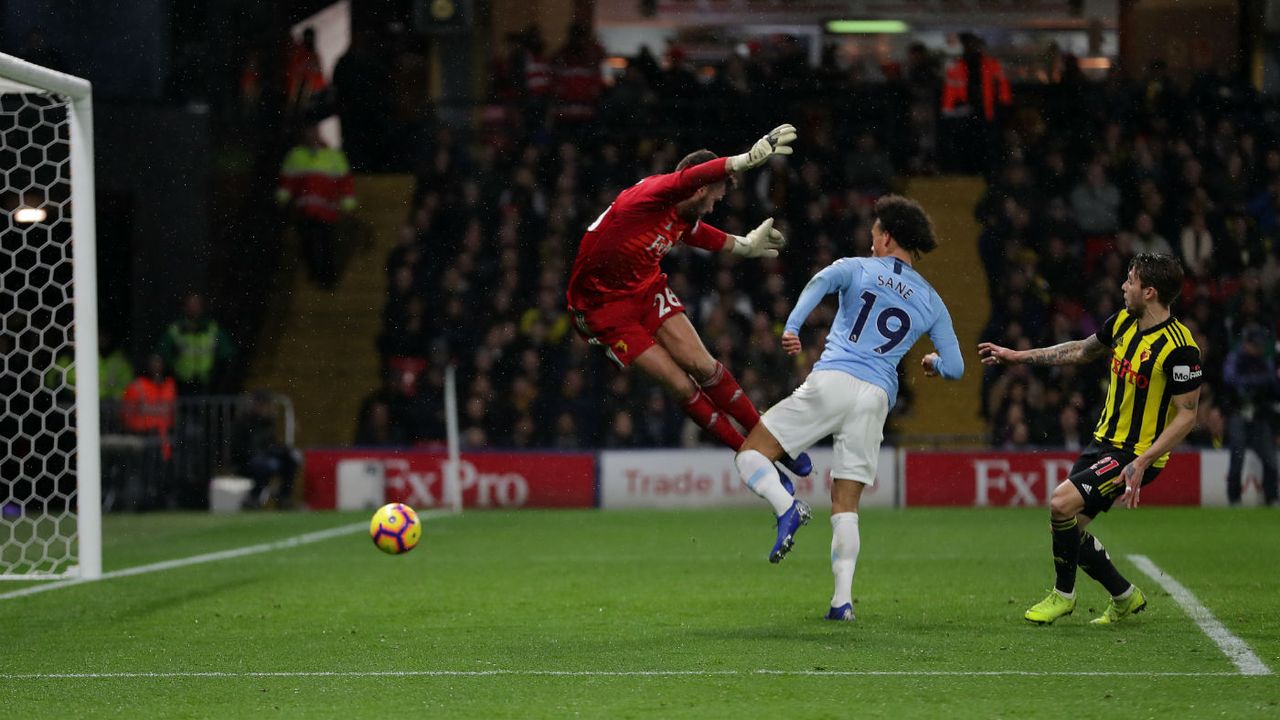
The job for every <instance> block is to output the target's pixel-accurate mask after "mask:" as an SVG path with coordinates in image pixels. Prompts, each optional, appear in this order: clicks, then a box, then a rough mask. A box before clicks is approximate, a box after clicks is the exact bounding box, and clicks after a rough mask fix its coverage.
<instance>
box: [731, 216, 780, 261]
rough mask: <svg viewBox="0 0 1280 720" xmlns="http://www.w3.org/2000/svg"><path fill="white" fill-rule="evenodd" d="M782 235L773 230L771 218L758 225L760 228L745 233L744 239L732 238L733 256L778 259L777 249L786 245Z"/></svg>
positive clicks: (737, 236)
mask: <svg viewBox="0 0 1280 720" xmlns="http://www.w3.org/2000/svg"><path fill="white" fill-rule="evenodd" d="M786 244H787V241H786V239H785V238H783V237H782V233H780V232H778V231H777V230H774V229H773V218H769V219H768V220H765V221H764V222H762V223H760V227H758V228H756V229H755V230H752V231H751V232H749V233H747V236H746V237H742V236H741V235H734V236H733V254H734V255H741V256H742V257H748V258H757V257H767V258H775V257H778V249H779V248H781V247H782V246H784V245H786Z"/></svg>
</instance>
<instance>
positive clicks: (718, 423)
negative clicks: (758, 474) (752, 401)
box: [684, 383, 759, 451]
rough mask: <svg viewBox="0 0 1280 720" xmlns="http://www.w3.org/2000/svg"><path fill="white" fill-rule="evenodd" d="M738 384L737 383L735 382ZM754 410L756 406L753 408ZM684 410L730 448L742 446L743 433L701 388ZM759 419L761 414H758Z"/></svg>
mask: <svg viewBox="0 0 1280 720" xmlns="http://www.w3.org/2000/svg"><path fill="white" fill-rule="evenodd" d="M734 386H737V383H734ZM752 411H753V412H754V408H753V409H752ZM684 412H685V414H686V415H688V416H689V417H690V418H693V421H694V422H695V423H697V424H698V427H700V428H702V429H703V430H706V431H707V432H709V433H711V434H712V435H715V436H716V439H717V440H719V441H720V442H722V443H724V444H725V446H727V447H728V448H729V449H730V450H734V451H736V450H738V448H741V447H742V443H743V442H744V440H745V439H744V438H743V437H742V434H741V433H739V432H738V431H737V429H735V428H734V427H733V424H732V423H730V422H729V417H728V416H727V415H725V414H724V413H723V412H721V411H720V410H719V408H717V407H716V404H715V403H713V402H712V401H711V398H709V397H707V394H706V393H705V392H703V391H701V390H699V391H698V392H697V393H696V394H695V395H694V396H693V397H692V398H690V399H689V401H688V402H686V403H685V404H684ZM757 419H759V416H757Z"/></svg>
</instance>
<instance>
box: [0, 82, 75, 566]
mask: <svg viewBox="0 0 1280 720" xmlns="http://www.w3.org/2000/svg"><path fill="white" fill-rule="evenodd" d="M69 112H70V102H69V101H68V100H67V99H66V98H63V97H61V96H58V95H53V94H46V93H37V92H3V93H2V94H0V577H8V578H12V577H31V576H40V575H57V574H62V573H65V572H66V571H68V570H69V569H71V568H72V567H73V566H74V565H75V564H76V557H75V553H76V517H75V501H76V468H75V451H76V428H75V385H74V383H75V365H74V352H73V347H72V343H73V341H74V337H73V334H72V333H73V324H74V323H73V309H74V305H73V303H72V254H71V207H70V198H71V167H70V163H71V143H70V125H69V118H68V113H69Z"/></svg>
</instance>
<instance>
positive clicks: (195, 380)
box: [156, 293, 236, 396]
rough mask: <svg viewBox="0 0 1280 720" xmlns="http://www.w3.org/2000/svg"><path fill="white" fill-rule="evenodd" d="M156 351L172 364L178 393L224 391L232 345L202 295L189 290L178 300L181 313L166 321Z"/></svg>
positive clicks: (233, 352)
mask: <svg viewBox="0 0 1280 720" xmlns="http://www.w3.org/2000/svg"><path fill="white" fill-rule="evenodd" d="M156 352H157V353H158V354H159V355H160V357H161V358H162V359H163V360H164V365H165V367H168V368H173V376H174V378H176V379H177V382H178V393H179V394H180V395H183V396H186V395H209V394H215V393H219V392H224V391H225V390H226V389H227V388H228V387H229V385H230V380H231V378H230V371H231V361H232V359H233V358H234V357H235V352H236V351H235V346H234V345H233V344H232V342H231V337H230V336H229V335H228V334H227V332H226V331H225V330H223V329H222V327H221V326H220V325H219V324H218V321H217V320H214V319H213V318H211V317H209V316H208V315H207V314H206V313H205V302H204V296H202V295H200V294H199V293H191V294H189V295H187V296H186V298H184V299H183V301H182V316H181V317H179V318H178V319H177V320H175V321H173V322H172V323H170V324H169V327H168V328H167V329H166V330H165V333H164V336H163V337H161V338H160V344H159V346H158V347H157V349H156Z"/></svg>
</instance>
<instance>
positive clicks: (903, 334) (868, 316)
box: [787, 257, 964, 407]
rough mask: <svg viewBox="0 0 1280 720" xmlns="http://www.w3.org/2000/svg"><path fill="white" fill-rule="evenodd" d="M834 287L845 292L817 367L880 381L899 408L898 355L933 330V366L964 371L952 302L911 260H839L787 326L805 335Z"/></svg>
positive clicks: (948, 373) (953, 374) (950, 372)
mask: <svg viewBox="0 0 1280 720" xmlns="http://www.w3.org/2000/svg"><path fill="white" fill-rule="evenodd" d="M829 293H838V294H839V296H840V310H839V312H838V313H837V314H836V320H835V322H834V323H832V325H831V332H830V333H829V334H828V335H827V347H826V350H824V351H823V353H822V358H821V359H820V360H818V362H817V363H816V364H815V365H814V366H813V369H814V370H839V371H841V372H845V373H848V374H850V375H852V376H854V377H856V378H858V379H859V380H863V381H865V382H869V383H872V384H874V385H878V386H880V387H882V388H884V391H885V393H887V394H888V396H889V407H893V405H894V403H896V402H897V400H898V370H897V367H898V362H899V361H900V360H902V356H903V355H906V354H907V351H908V350H910V349H911V346H912V345H914V344H915V342H916V340H918V339H920V336H921V335H924V334H925V333H928V334H929V339H930V340H932V341H933V346H934V348H935V349H936V350H937V351H938V355H939V356H940V358H939V360H938V361H937V362H936V363H934V366H933V367H934V369H935V370H936V371H937V372H938V374H939V375H941V376H942V377H944V378H947V379H948V380H958V379H960V376H962V375H964V358H963V357H962V356H961V355H960V342H959V341H958V340H956V331H955V328H953V327H952V326H951V314H950V313H948V312H947V306H946V305H944V304H943V302H942V298H940V297H938V293H937V291H936V290H934V289H933V286H931V285H930V284H929V281H927V280H925V279H924V277H923V276H921V275H920V273H918V272H916V271H915V270H914V269H913V268H912V267H911V266H910V265H908V264H907V263H905V262H903V261H901V260H899V259H897V258H893V257H880V258H841V259H839V260H837V261H835V262H834V263H832V264H831V265H829V266H828V267H826V268H824V269H823V270H822V271H821V272H819V273H818V274H817V275H814V276H813V279H812V280H810V281H809V284H808V285H806V286H805V288H804V291H803V292H801V293H800V298H799V299H798V300H796V306H795V309H793V310H792V311H791V315H790V316H789V317H788V318H787V330H789V331H791V332H793V333H797V334H799V332H800V326H801V325H802V324H804V321H805V318H807V317H809V313H811V312H813V309H814V308H815V307H817V306H818V303H820V302H822V298H823V297H824V296H826V295H828V294H829Z"/></svg>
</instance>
